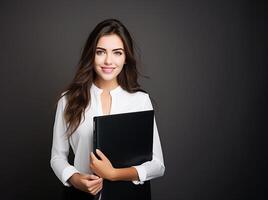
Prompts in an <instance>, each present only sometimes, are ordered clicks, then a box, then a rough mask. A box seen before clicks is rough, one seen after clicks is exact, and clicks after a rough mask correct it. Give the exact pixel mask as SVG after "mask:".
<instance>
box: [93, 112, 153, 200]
mask: <svg viewBox="0 0 268 200" xmlns="http://www.w3.org/2000/svg"><path fill="white" fill-rule="evenodd" d="M93 121H94V133H93V151H94V153H95V155H96V149H100V150H101V151H102V152H103V153H104V154H105V155H106V156H107V157H108V159H109V160H110V161H111V163H112V165H113V167H115V168H124V167H131V166H135V165H139V164H142V163H143V162H146V161H150V160H152V150H153V123H154V111H153V110H149V111H139V112H130V113H122V114H113V115H104V116H97V117H94V118H93ZM101 196H102V198H101V199H102V200H114V199H116V200H118V199H124V200H132V199H133V200H134V199H135V200H137V199H139V200H145V199H146V200H150V199H151V187H150V181H145V182H144V184H139V185H135V184H134V183H132V181H108V180H104V183H103V189H102V192H101Z"/></svg>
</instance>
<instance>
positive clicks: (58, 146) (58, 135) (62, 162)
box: [50, 96, 78, 186]
mask: <svg viewBox="0 0 268 200" xmlns="http://www.w3.org/2000/svg"><path fill="white" fill-rule="evenodd" d="M64 106H65V96H63V97H62V98H61V99H60V100H59V101H58V104H57V110H56V115H55V122H54V127H53V142H52V149H51V159H50V165H51V168H52V169H53V171H54V173H55V174H56V176H57V177H58V178H59V180H60V181H61V182H62V183H63V184H64V185H65V186H70V184H69V183H68V182H67V180H68V179H69V178H70V177H71V176H72V175H73V174H74V173H76V172H78V170H77V169H76V168H75V167H74V166H72V165H70V164H69V163H68V154H69V147H70V145H69V141H68V138H67V136H66V134H65V132H66V129H67V126H66V123H65V120H64Z"/></svg>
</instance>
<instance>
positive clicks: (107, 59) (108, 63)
mask: <svg viewBox="0 0 268 200" xmlns="http://www.w3.org/2000/svg"><path fill="white" fill-rule="evenodd" d="M104 62H105V65H110V64H112V56H111V55H110V53H107V54H106V57H105V61H104Z"/></svg>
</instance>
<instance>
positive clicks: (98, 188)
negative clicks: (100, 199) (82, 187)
mask: <svg viewBox="0 0 268 200" xmlns="http://www.w3.org/2000/svg"><path fill="white" fill-rule="evenodd" d="M101 189H102V185H99V186H98V187H97V188H96V189H95V190H93V191H92V194H93V195H96V194H98V193H99V192H100V191H101Z"/></svg>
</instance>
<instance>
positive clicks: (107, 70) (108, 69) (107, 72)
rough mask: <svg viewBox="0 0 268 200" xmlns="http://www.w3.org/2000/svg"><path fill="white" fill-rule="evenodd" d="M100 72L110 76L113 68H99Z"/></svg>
mask: <svg viewBox="0 0 268 200" xmlns="http://www.w3.org/2000/svg"><path fill="white" fill-rule="evenodd" d="M101 70H102V71H103V72H104V73H106V74H110V73H112V72H113V70H114V68H113V67H101Z"/></svg>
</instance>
